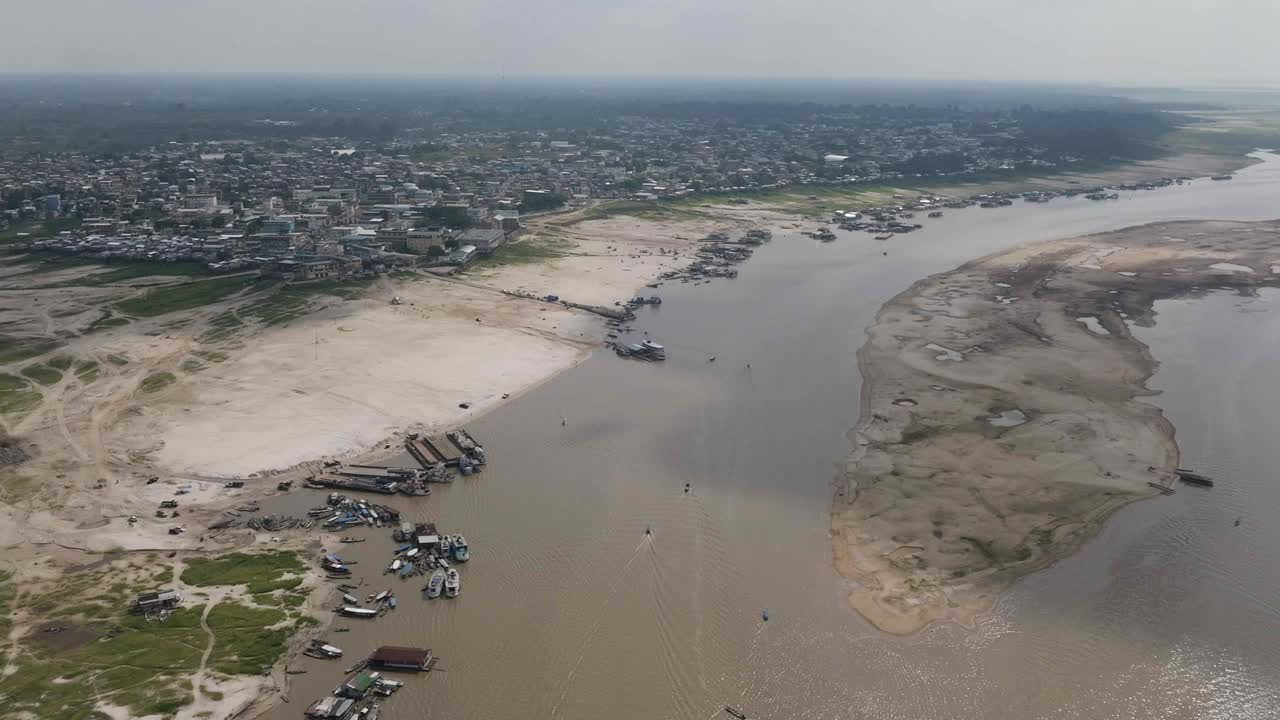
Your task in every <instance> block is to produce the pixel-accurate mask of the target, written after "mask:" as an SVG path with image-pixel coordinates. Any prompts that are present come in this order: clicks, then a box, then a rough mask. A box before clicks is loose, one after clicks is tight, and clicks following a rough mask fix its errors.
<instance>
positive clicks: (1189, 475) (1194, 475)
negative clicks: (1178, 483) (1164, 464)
mask: <svg viewBox="0 0 1280 720" xmlns="http://www.w3.org/2000/svg"><path fill="white" fill-rule="evenodd" d="M1174 472H1176V473H1177V474H1178V478H1179V479H1180V480H1182V482H1185V483H1191V484H1192V485H1200V486H1202V487H1213V479H1212V478H1210V477H1208V476H1207V475H1201V474H1200V473H1198V472H1192V471H1190V470H1183V469H1182V468H1178V469H1177V470H1175V471H1174Z"/></svg>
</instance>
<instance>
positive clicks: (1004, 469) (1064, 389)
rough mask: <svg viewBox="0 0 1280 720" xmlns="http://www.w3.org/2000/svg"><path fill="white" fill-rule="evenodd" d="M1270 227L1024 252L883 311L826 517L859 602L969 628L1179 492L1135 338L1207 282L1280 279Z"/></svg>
mask: <svg viewBox="0 0 1280 720" xmlns="http://www.w3.org/2000/svg"><path fill="white" fill-rule="evenodd" d="M1277 229H1280V224H1277V223H1222V222H1217V223H1215V222H1185V223H1156V224H1150V225H1143V226H1137V227H1133V228H1127V229H1124V230H1119V231H1115V232H1111V233H1104V234H1100V235H1091V236H1084V237H1080V238H1073V239H1069V240H1061V241H1050V242H1047V243H1040V244H1036V245H1031V246H1021V247H1016V248H1014V249H1012V250H1008V251H1004V252H1001V253H996V254H994V255H990V256H987V257H984V258H980V259H978V260H974V261H971V262H969V263H965V264H964V265H962V266H960V267H959V268H957V269H955V270H952V271H949V272H945V273H940V274H938V275H934V276H931V277H929V278H925V279H923V280H920V281H917V282H916V283H914V284H913V285H912V286H911V287H910V288H908V289H907V290H905V291H903V292H902V293H900V294H899V295H897V296H895V297H894V298H893V299H892V300H890V301H889V302H888V303H886V305H885V306H884V307H882V308H881V310H880V311H879V312H878V313H877V317H876V321H875V322H874V323H873V325H872V326H871V327H870V328H868V330H867V339H866V341H865V342H864V344H863V345H862V346H861V347H860V348H859V350H858V354H857V356H858V367H859V371H860V372H861V374H862V376H863V385H862V392H861V395H860V401H859V405H860V414H859V421H858V424H857V425H856V426H855V427H854V428H853V429H852V430H850V432H849V438H850V442H851V444H852V445H853V447H852V448H851V451H850V454H849V456H848V458H847V460H846V465H845V470H844V472H843V473H842V474H840V476H839V477H838V478H837V480H836V492H835V495H834V497H833V501H832V513H831V525H832V528H831V529H832V538H833V540H832V550H833V558H832V561H833V565H834V566H835V568H836V570H837V571H838V572H839V573H840V574H841V575H842V576H843V577H844V578H845V580H846V581H848V583H849V585H848V594H847V596H846V599H847V601H848V604H849V605H850V606H851V607H852V608H853V609H854V610H856V611H857V612H859V613H860V614H861V615H863V617H864V618H866V619H867V620H868V621H869V622H871V623H872V624H873V625H875V626H876V627H877V628H879V629H881V630H883V631H886V632H890V633H894V634H910V633H914V632H916V631H919V630H921V629H923V628H924V627H927V626H928V625H929V624H931V623H933V622H936V621H952V622H958V623H960V624H962V625H971V624H972V622H973V621H974V619H975V618H976V617H977V616H979V615H981V614H984V613H986V612H989V611H990V610H991V608H992V607H993V606H994V605H995V604H996V602H997V601H998V600H999V598H1000V596H1001V594H1002V593H1003V591H1004V590H1005V589H1007V588H1008V587H1009V586H1010V585H1011V584H1012V583H1013V582H1014V581H1016V580H1017V578H1019V577H1021V576H1023V575H1026V574H1029V573H1031V572H1035V571H1038V570H1041V569H1044V568H1046V567H1048V566H1050V565H1052V564H1053V563H1054V562H1056V561H1057V560H1059V559H1061V558H1063V557H1066V556H1068V555H1070V554H1072V553H1073V552H1074V551H1075V550H1076V549H1078V548H1079V547H1080V546H1081V545H1083V544H1084V543H1085V542H1087V541H1088V540H1090V539H1092V538H1093V537H1095V536H1096V534H1097V532H1098V531H1099V530H1100V529H1101V527H1102V525H1103V523H1104V522H1105V521H1106V520H1107V519H1108V518H1109V517H1110V516H1111V515H1112V514H1113V513H1114V512H1115V511H1116V510H1118V509H1120V508H1121V507H1123V506H1125V505H1127V504H1128V503H1130V502H1134V501H1136V500H1140V499H1145V498H1148V497H1151V496H1153V495H1155V494H1156V493H1157V491H1156V490H1154V489H1152V488H1150V487H1148V486H1147V485H1146V483H1147V482H1149V481H1154V482H1160V483H1167V482H1171V479H1170V473H1169V471H1171V470H1172V469H1173V468H1174V467H1177V461H1178V450H1177V444H1176V441H1175V430H1174V428H1173V426H1172V424H1171V423H1169V421H1168V420H1167V418H1165V417H1164V416H1163V414H1162V413H1161V412H1160V410H1159V409H1158V408H1156V407H1155V406H1153V405H1150V404H1148V403H1145V402H1143V401H1142V398H1143V397H1147V396H1150V395H1151V394H1152V391H1151V390H1150V389H1149V388H1147V387H1146V381H1147V380H1148V379H1149V378H1150V377H1151V375H1152V374H1153V373H1154V372H1155V369H1156V367H1157V366H1158V360H1157V359H1155V358H1153V357H1152V356H1151V354H1150V351H1149V349H1148V348H1147V347H1146V346H1145V345H1143V344H1142V343H1141V342H1140V341H1138V340H1136V339H1135V338H1133V337H1132V335H1131V334H1130V333H1129V332H1128V323H1129V322H1137V323H1140V324H1141V323H1150V322H1152V306H1153V303H1154V302H1155V300H1157V299H1164V298H1167V297H1175V296H1184V295H1192V294H1194V293H1195V292H1197V289H1198V288H1199V286H1200V285H1201V284H1204V283H1206V282H1211V283H1212V284H1213V285H1214V286H1215V287H1224V286H1226V287H1232V288H1236V289H1238V290H1240V291H1241V292H1247V291H1248V289H1249V288H1252V287H1255V286H1257V285H1260V284H1262V283H1264V282H1267V281H1275V280H1276V279H1277V278H1276V276H1275V275H1274V273H1272V272H1271V271H1270V268H1271V259H1272V258H1274V257H1276V256H1277V252H1278V251H1280V240H1277V239H1276V238H1275V237H1274V235H1273V233H1275V232H1276V231H1277ZM1177 235H1185V236H1189V237H1192V236H1193V237H1196V238H1197V239H1196V240H1195V242H1194V244H1193V243H1192V242H1190V241H1188V240H1187V238H1185V237H1183V238H1179V237H1177ZM1246 235H1247V237H1246V238H1245V239H1243V240H1242V236H1246ZM1215 265H1216V266H1218V267H1217V268H1215V267H1212V266H1215ZM1224 265H1230V266H1240V267H1243V266H1248V267H1251V268H1252V272H1243V271H1240V270H1236V269H1226V270H1224V269H1221V268H1222V267H1223V266H1224ZM1122 273H1125V274H1122ZM1128 273H1132V274H1133V275H1132V276H1131V275H1128ZM1087 320H1088V321H1091V322H1087ZM1049 379H1052V383H1051V384H1050V383H1047V382H1046V380H1049ZM1015 413H1016V414H1015ZM1011 414H1013V415H1012V418H1010V416H1011ZM993 421H995V422H993Z"/></svg>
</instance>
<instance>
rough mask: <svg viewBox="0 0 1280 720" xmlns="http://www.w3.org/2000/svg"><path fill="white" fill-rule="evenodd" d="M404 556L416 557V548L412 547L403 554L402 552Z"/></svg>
mask: <svg viewBox="0 0 1280 720" xmlns="http://www.w3.org/2000/svg"><path fill="white" fill-rule="evenodd" d="M404 556H405V557H406V558H413V557H417V556H418V548H414V549H412V550H410V551H409V552H407V553H405V554H404Z"/></svg>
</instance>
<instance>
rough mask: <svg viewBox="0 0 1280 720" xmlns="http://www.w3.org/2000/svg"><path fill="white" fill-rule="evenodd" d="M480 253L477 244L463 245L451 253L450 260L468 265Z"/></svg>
mask: <svg viewBox="0 0 1280 720" xmlns="http://www.w3.org/2000/svg"><path fill="white" fill-rule="evenodd" d="M478 254H479V253H478V252H477V251H476V246H475V245H462V246H459V247H458V249H457V250H454V251H453V252H451V253H449V262H450V263H452V264H454V265H460V266H463V267H466V265H467V264H468V263H470V262H471V261H472V260H475V259H476V256H477V255H478Z"/></svg>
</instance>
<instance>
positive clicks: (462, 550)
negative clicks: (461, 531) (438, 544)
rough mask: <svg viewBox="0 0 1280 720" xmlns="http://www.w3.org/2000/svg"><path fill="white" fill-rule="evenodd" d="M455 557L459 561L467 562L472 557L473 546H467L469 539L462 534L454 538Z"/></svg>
mask: <svg viewBox="0 0 1280 720" xmlns="http://www.w3.org/2000/svg"><path fill="white" fill-rule="evenodd" d="M453 559H454V560H457V561H458V562H466V561H468V560H470V559H471V548H470V547H468V546H467V541H466V539H465V538H463V537H462V536H461V535H458V536H457V537H455V538H454V539H453Z"/></svg>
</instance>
